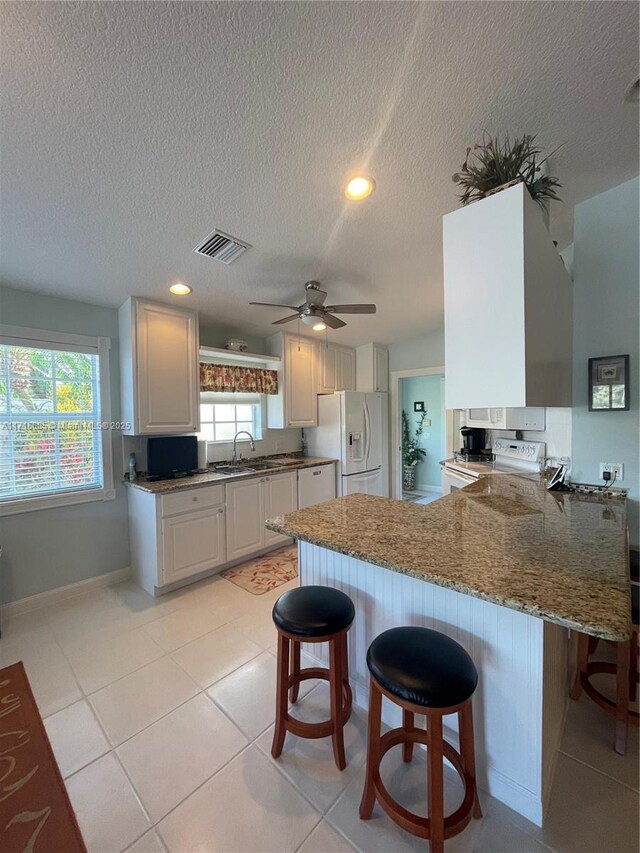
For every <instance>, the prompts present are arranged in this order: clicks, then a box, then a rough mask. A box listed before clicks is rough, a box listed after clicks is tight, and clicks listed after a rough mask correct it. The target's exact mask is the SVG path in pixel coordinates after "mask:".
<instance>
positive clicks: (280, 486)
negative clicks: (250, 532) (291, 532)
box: [262, 471, 298, 548]
mask: <svg viewBox="0 0 640 853" xmlns="http://www.w3.org/2000/svg"><path fill="white" fill-rule="evenodd" d="M297 486H298V478H297V476H296V472H295V471H289V472H287V473H284V474H271V475H270V476H268V477H265V480H264V483H262V487H263V494H264V518H265V520H266V519H267V518H273V517H274V516H276V515H285V514H286V513H287V512H293V511H294V510H296V509H297V508H298V489H297ZM263 529H264V545H265V548H266V547H268V546H270V545H277V544H278V543H282V544H284V543H285V542H289V541H290V540H289V539H288V537H287V536H283V535H282V534H281V533H274V532H273V531H272V530H267V528H266V527H264V524H263Z"/></svg>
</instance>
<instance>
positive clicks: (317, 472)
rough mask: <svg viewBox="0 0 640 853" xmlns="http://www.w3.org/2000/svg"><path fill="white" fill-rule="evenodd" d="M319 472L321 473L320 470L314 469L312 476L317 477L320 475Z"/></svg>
mask: <svg viewBox="0 0 640 853" xmlns="http://www.w3.org/2000/svg"><path fill="white" fill-rule="evenodd" d="M320 474H322V471H314V472H313V476H314V477H319V476H320Z"/></svg>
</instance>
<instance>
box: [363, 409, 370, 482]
mask: <svg viewBox="0 0 640 853" xmlns="http://www.w3.org/2000/svg"><path fill="white" fill-rule="evenodd" d="M364 424H365V431H366V436H367V441H366V450H365V456H364V460H365V468H366V467H367V463H368V462H369V451H370V450H371V415H370V413H369V406H368V405H367V398H366V397H365V398H364Z"/></svg>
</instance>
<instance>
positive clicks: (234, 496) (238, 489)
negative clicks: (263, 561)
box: [226, 479, 265, 561]
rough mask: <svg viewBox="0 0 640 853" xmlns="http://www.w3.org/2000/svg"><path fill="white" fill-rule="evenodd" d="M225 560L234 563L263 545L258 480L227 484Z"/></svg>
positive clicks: (262, 501) (262, 513)
mask: <svg viewBox="0 0 640 853" xmlns="http://www.w3.org/2000/svg"><path fill="white" fill-rule="evenodd" d="M226 490H227V558H228V560H229V561H231V560H237V559H239V558H240V557H244V556H246V555H248V554H253V553H254V552H256V551H259V550H260V549H261V548H262V546H263V543H264V519H265V514H264V496H263V489H262V483H261V482H260V480H259V479H250V480H239V481H238V482H236V483H227V484H226Z"/></svg>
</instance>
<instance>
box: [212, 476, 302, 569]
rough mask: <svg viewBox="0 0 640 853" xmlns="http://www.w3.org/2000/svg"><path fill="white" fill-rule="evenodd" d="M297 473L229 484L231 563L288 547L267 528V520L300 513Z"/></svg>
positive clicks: (228, 520) (228, 512)
mask: <svg viewBox="0 0 640 853" xmlns="http://www.w3.org/2000/svg"><path fill="white" fill-rule="evenodd" d="M297 505H298V501H297V478H296V472H295V471H288V472H285V473H283V474H271V475H268V476H265V477H260V478H255V479H253V480H239V481H237V482H235V483H227V562H231V561H232V560H237V559H239V558H240V557H246V556H249V555H250V554H254V553H255V552H256V551H260V550H262V549H263V548H269V547H270V546H272V545H277V544H279V543H283V544H284V543H285V542H286V541H287V537H286V536H282V535H281V534H279V533H273V532H272V531H270V530H267V529H266V527H265V526H264V523H265V521H266V520H267V518H271V517H273V516H274V515H284V513H287V512H293V510H295V509H297Z"/></svg>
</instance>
